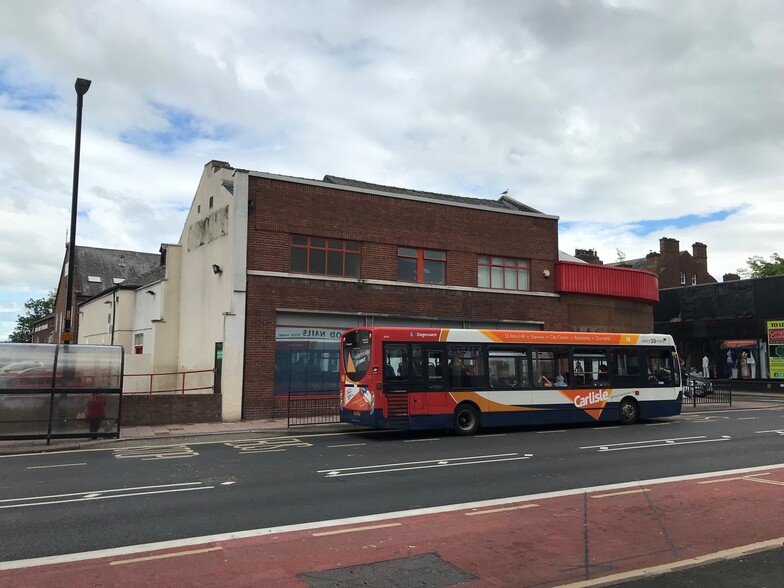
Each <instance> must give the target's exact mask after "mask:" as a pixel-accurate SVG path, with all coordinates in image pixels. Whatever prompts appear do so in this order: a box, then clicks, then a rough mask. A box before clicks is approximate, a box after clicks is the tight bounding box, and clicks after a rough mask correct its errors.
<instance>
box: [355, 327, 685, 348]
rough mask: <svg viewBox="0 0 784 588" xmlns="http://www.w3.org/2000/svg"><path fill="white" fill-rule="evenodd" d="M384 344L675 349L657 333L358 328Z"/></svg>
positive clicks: (672, 344) (665, 338)
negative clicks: (517, 344) (536, 344)
mask: <svg viewBox="0 0 784 588" xmlns="http://www.w3.org/2000/svg"><path fill="white" fill-rule="evenodd" d="M350 330H351V331H370V332H371V333H373V334H374V336H375V337H380V338H381V340H382V341H399V342H409V341H417V342H421V343H428V342H430V343H435V342H446V343H521V344H529V343H539V344H551V345H557V344H562V345H596V346H603V345H661V346H674V342H673V339H672V336H671V335H666V334H655V333H593V332H591V333H584V332H577V331H512V330H506V329H430V328H418V327H357V328H354V329H350Z"/></svg>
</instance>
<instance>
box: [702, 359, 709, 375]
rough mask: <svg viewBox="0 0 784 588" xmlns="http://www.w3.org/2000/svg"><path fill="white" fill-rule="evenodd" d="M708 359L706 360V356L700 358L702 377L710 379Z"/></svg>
mask: <svg viewBox="0 0 784 588" xmlns="http://www.w3.org/2000/svg"><path fill="white" fill-rule="evenodd" d="M709 369H710V359H708V356H707V355H703V356H702V377H703V378H710V371H709Z"/></svg>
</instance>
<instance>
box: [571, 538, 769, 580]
mask: <svg viewBox="0 0 784 588" xmlns="http://www.w3.org/2000/svg"><path fill="white" fill-rule="evenodd" d="M782 543H784V537H779V538H777V539H771V540H769V541H760V542H759V543H751V544H750V545H743V546H741V547H735V548H733V549H725V550H724V551H717V552H716V553H708V554H706V555H700V556H698V557H693V558H691V559H682V560H680V561H674V562H671V563H667V564H662V565H660V566H654V567H650V568H641V569H639V570H632V571H630V572H622V573H620V574H613V575H612V576H602V577H599V578H594V579H593V580H584V581H582V582H575V583H574V584H562V585H561V588H588V587H591V586H613V585H615V584H619V583H621V582H627V581H629V580H634V579H637V578H649V577H651V576H658V575H660V574H668V573H670V572H679V571H681V570H687V569H689V568H695V567H697V566H704V565H706V564H710V563H716V562H720V561H725V560H727V559H735V558H738V557H742V556H744V555H749V554H752V553H758V552H760V551H767V550H768V549H775V548H776V547H781V545H782ZM664 584H665V582H663V583H662V585H664Z"/></svg>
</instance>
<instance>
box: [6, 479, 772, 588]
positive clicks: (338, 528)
mask: <svg viewBox="0 0 784 588" xmlns="http://www.w3.org/2000/svg"><path fill="white" fill-rule="evenodd" d="M473 506H474V507H473V508H462V509H457V510H450V511H447V512H430V513H429V514H417V515H409V514H406V513H398V514H395V515H387V516H383V515H382V516H379V517H362V518H358V519H357V520H354V521H343V524H338V525H335V524H328V523H327V524H313V525H310V527H311V528H308V529H303V528H302V527H303V526H300V528H299V530H297V529H296V528H295V529H294V530H283V529H278V530H260V531H259V532H258V533H257V534H256V535H255V536H246V537H243V538H220V539H216V538H212V539H213V540H210V538H205V539H204V540H201V541H199V540H189V541H186V542H181V543H179V544H177V545H176V546H171V547H167V548H165V549H155V548H153V549H148V548H136V549H128V550H111V551H109V552H104V553H98V554H82V555H78V556H75V557H81V558H85V559H82V560H80V561H64V560H66V559H68V556H58V557H57V558H54V559H53V560H46V562H53V563H46V565H41V564H42V563H44V562H43V561H40V560H31V561H29V562H25V563H21V562H17V563H14V562H10V563H9V562H7V563H4V564H0V586H2V587H5V586H8V587H11V586H14V587H16V586H29V587H37V586H52V585H63V584H66V585H67V584H78V585H80V586H147V587H151V586H174V585H179V586H182V585H193V586H196V585H198V586H264V587H267V586H269V587H276V586H331V585H334V586H352V585H357V586H359V585H381V586H405V585H419V586H445V585H451V584H455V583H458V582H463V583H465V584H466V585H470V586H560V585H568V584H575V585H578V586H580V585H582V586H590V585H604V584H607V583H613V582H619V581H622V580H625V579H629V578H630V577H636V576H639V575H640V574H642V573H645V572H648V573H657V572H662V571H665V570H672V569H678V568H680V567H687V566H692V565H699V564H702V563H706V562H709V561H712V560H714V559H721V558H725V557H732V556H733V555H740V554H743V553H747V552H752V551H755V550H759V549H765V548H772V547H775V546H782V545H784V465H778V466H774V467H769V468H765V469H761V468H755V469H754V470H746V471H742V472H741V471H735V472H724V473H720V474H712V475H710V476H699V477H690V478H688V479H679V480H677V481H661V480H655V481H650V482H649V483H641V484H635V485H628V484H627V485H615V486H608V487H603V488H592V489H586V490H584V491H569V492H564V493H551V494H546V495H537V496H529V497H525V498H521V499H519V500H510V501H488V502H487V503H483V504H476V505H473ZM431 510H434V509H431ZM245 535H253V533H252V532H248V533H245ZM7 539H8V538H6V540H7ZM95 555H98V556H101V555H102V556H103V557H95ZM18 565H24V566H25V567H20V568H18V569H8V568H9V567H14V566H18ZM407 578H408V579H411V583H410V584H408V583H407V581H406V579H407ZM352 582H353V583H352ZM363 582H365V584H363ZM368 582H370V583H369V584H368Z"/></svg>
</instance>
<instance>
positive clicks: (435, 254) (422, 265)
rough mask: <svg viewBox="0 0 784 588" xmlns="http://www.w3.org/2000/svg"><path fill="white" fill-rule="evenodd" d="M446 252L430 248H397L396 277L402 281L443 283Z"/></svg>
mask: <svg viewBox="0 0 784 588" xmlns="http://www.w3.org/2000/svg"><path fill="white" fill-rule="evenodd" d="M445 276H446V253H445V252H444V251H433V250H432V249H412V248H410V247H398V248H397V279H398V280H401V281H403V282H421V283H423V284H444V283H446V281H445Z"/></svg>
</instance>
